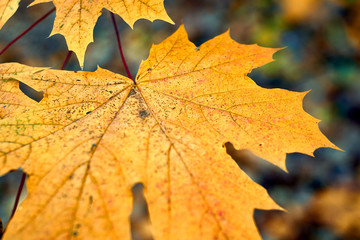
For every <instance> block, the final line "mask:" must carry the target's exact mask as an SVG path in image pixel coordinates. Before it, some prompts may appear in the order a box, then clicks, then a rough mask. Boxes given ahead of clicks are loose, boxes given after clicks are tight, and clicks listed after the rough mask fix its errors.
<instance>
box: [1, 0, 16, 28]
mask: <svg viewBox="0 0 360 240" xmlns="http://www.w3.org/2000/svg"><path fill="white" fill-rule="evenodd" d="M19 2H20V0H7V1H1V2H0V29H1V28H2V27H3V26H4V24H5V23H6V21H7V20H9V18H10V17H11V16H12V15H13V14H14V13H15V12H16V10H17V9H18V7H19Z"/></svg>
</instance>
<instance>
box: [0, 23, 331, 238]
mask: <svg viewBox="0 0 360 240" xmlns="http://www.w3.org/2000/svg"><path fill="white" fill-rule="evenodd" d="M276 51H277V50H276V49H269V48H263V47H259V46H257V45H241V44H238V43H236V42H235V41H233V40H232V39H231V38H230V36H229V32H226V33H224V34H222V35H220V36H218V37H215V38H214V39H212V40H209V41H208V42H206V43H204V44H203V45H201V46H200V47H196V46H195V45H194V44H193V43H191V42H190V41H189V40H188V37H187V34H186V32H185V29H184V27H183V26H182V27H180V28H179V30H178V31H176V33H174V34H173V35H172V36H171V37H169V38H168V39H166V40H165V41H164V42H162V43H161V44H159V45H154V46H153V47H152V49H151V52H150V55H149V58H148V59H147V60H146V61H144V62H142V63H141V65H140V69H139V72H138V75H137V77H136V82H137V84H134V83H133V82H132V80H130V79H128V78H126V77H123V76H121V75H118V74H115V73H111V72H110V71H107V70H104V69H101V68H99V69H98V70H97V71H95V72H69V71H59V70H51V69H44V68H33V67H28V66H24V65H20V64H15V63H9V64H2V65H0V73H1V78H2V81H3V82H2V84H1V91H0V93H1V102H2V107H1V108H0V109H1V112H0V113H1V114H2V120H0V131H1V134H0V136H1V139H0V142H1V145H0V154H1V155H0V164H1V165H0V169H1V172H0V173H1V174H3V173H6V172H7V171H9V170H11V169H15V168H19V167H21V168H22V169H24V171H26V172H27V173H28V175H29V178H28V182H27V189H28V197H27V199H26V200H25V201H24V202H23V203H22V204H21V209H19V210H18V211H17V212H16V214H15V217H14V219H13V220H12V222H11V224H10V225H9V227H8V229H7V231H6V233H5V239H24V238H26V239H53V238H75V237H76V238H79V239H104V238H106V239H130V226H129V221H128V217H129V215H130V212H131V209H132V196H131V187H132V186H133V185H134V184H135V183H138V182H141V183H143V184H144V187H145V189H144V193H145V197H146V199H147V202H148V207H149V213H150V218H151V223H152V228H153V235H154V237H155V239H172V240H173V239H215V238H216V239H260V236H259V234H258V232H257V229H256V226H255V224H254V221H253V210H254V208H260V209H272V208H279V207H277V205H276V204H275V203H274V202H273V201H272V200H271V199H270V198H269V196H268V195H267V193H266V191H265V190H264V189H263V188H262V187H260V186H259V185H257V184H255V183H254V182H253V181H251V179H249V178H248V176H247V175H246V174H245V173H244V172H242V171H241V170H240V169H239V168H238V167H237V165H236V163H235V162H234V161H232V160H231V158H230V157H229V156H228V155H226V153H225V149H224V148H223V147H222V145H223V143H225V142H227V141H230V142H232V143H233V144H234V145H235V146H236V147H237V148H248V149H250V150H251V151H253V152H254V153H256V154H257V155H259V156H261V157H263V158H264V159H268V160H270V161H271V162H272V163H274V164H276V165H278V166H280V167H282V168H284V167H285V165H284V162H285V154H286V153H288V152H294V151H297V152H304V153H307V154H311V153H312V152H313V151H314V149H316V148H318V147H335V146H334V145H333V144H331V143H330V142H329V141H328V140H327V138H326V137H325V136H323V135H322V134H321V132H320V131H319V129H318V122H319V121H318V120H316V119H314V118H313V117H311V116H310V115H308V114H307V113H306V112H304V110H303V108H302V100H303V97H304V95H305V94H306V93H297V92H290V91H287V90H281V89H264V88H261V87H259V86H257V85H256V84H255V83H254V82H253V81H252V80H251V79H250V78H248V77H247V76H246V75H247V74H248V73H249V72H250V71H251V70H252V69H253V68H256V67H259V66H261V65H264V64H266V63H268V62H270V61H272V54H273V53H274V52H276ZM18 81H21V82H23V83H25V84H27V85H29V86H30V87H32V88H34V89H35V90H37V91H44V99H43V100H42V101H41V102H40V103H36V102H35V101H32V100H26V97H24V96H22V95H21V93H20V91H19V90H18V88H17V85H16V84H18ZM14 113H15V114H14ZM55 220H56V221H55Z"/></svg>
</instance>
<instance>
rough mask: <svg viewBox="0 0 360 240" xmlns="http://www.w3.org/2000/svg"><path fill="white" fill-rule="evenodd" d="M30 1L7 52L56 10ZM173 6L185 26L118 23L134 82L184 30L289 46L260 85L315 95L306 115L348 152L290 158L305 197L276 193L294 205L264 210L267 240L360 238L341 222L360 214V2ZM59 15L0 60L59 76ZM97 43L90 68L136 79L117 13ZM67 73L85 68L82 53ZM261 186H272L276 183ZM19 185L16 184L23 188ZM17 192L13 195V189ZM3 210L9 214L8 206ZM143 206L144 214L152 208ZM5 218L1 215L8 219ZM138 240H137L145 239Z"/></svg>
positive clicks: (7, 29)
mask: <svg viewBox="0 0 360 240" xmlns="http://www.w3.org/2000/svg"><path fill="white" fill-rule="evenodd" d="M30 2H31V0H23V1H22V2H21V3H20V8H19V10H18V11H17V12H16V14H15V15H14V16H13V17H12V18H11V19H10V20H9V21H8V23H7V24H6V25H5V26H4V27H3V29H1V30H0V48H1V47H3V46H5V45H6V44H7V43H8V42H10V41H11V40H12V39H14V38H15V37H16V36H17V35H18V34H20V33H21V32H22V31H23V30H25V29H26V28H27V27H28V26H30V25H31V24H32V23H33V22H35V21H36V20H37V19H38V18H40V17H41V16H42V15H44V14H45V13H46V12H47V11H49V10H50V9H51V8H52V7H53V4H52V3H45V4H40V5H36V6H34V7H31V8H26V6H27V5H28V4H29V3H30ZM165 8H166V9H167V11H168V14H169V16H170V17H171V18H172V19H173V21H174V22H175V23H176V25H175V26H173V25H170V24H168V23H165V22H161V21H155V22H154V23H151V22H149V21H146V20H140V21H138V22H137V23H135V26H134V30H131V29H130V28H129V27H128V26H127V25H126V24H125V23H124V22H123V21H122V20H121V19H120V18H119V17H117V18H116V19H117V22H118V23H119V30H120V36H121V41H122V46H123V49H124V52H125V57H126V59H127V62H128V65H129V66H130V70H131V72H132V74H133V75H135V73H136V72H137V69H138V66H139V65H140V62H141V60H142V59H146V58H147V56H148V53H149V49H150V47H151V45H152V44H158V43H159V42H161V41H162V40H164V39H165V38H166V37H168V36H169V35H170V34H171V33H173V32H174V31H175V30H176V29H177V28H178V26H179V25H180V24H181V23H184V24H185V28H186V29H187V32H188V33H189V38H190V40H191V41H193V42H195V44H196V45H200V44H201V43H203V42H205V41H207V40H208V39H210V38H212V37H214V36H216V35H219V34H221V33H223V32H224V31H226V30H227V29H230V33H231V36H232V37H233V38H234V40H236V41H238V42H240V43H246V44H253V43H257V44H259V45H262V46H267V47H277V48H284V49H283V50H282V51H280V52H279V53H277V54H276V55H275V58H276V60H277V61H275V62H273V63H270V64H268V65H266V66H264V67H261V68H259V69H256V70H254V71H253V72H252V73H251V74H250V76H251V78H252V79H254V80H255V81H256V82H257V84H259V85H261V86H263V87H266V88H285V89H289V90H294V91H308V90H311V91H310V92H309V93H308V95H307V97H306V98H305V101H304V107H305V110H306V111H308V112H309V113H310V114H311V115H313V116H315V117H317V118H319V119H322V120H323V121H322V122H321V123H320V129H321V130H322V131H323V133H324V134H325V135H326V136H328V138H329V139H330V140H331V141H332V142H334V143H335V144H336V145H338V146H339V147H340V148H342V149H344V152H341V151H334V150H326V149H319V150H318V151H316V152H315V156H316V157H315V158H312V157H309V156H304V155H301V156H299V154H289V155H288V159H287V164H288V169H289V172H290V173H291V170H294V171H295V172H297V176H298V178H296V179H297V180H296V188H295V189H296V191H290V190H293V189H291V188H290V187H289V186H288V185H286V184H281V183H278V185H277V187H276V188H274V189H275V190H274V189H273V193H274V194H273V195H272V196H273V198H274V196H275V198H278V201H280V203H288V204H286V208H287V209H288V212H287V213H284V212H281V213H280V212H276V211H275V212H274V211H262V212H261V211H256V212H255V219H256V221H257V223H258V226H259V229H260V232H261V233H262V235H263V237H264V239H354V236H353V235H351V234H352V233H351V232H354V234H356V233H357V232H358V230H359V226H358V225H357V226H355V229H353V230H352V231H350V230H349V231H348V230H346V229H348V228H349V227H344V226H343V225H341V224H344V223H345V222H347V220H348V219H347V218H346V216H347V215H346V211H355V210H354V209H358V206H359V204H360V203H359V200H358V197H355V198H356V199H357V200H356V201H357V202H356V203H353V202H352V201H350V200H349V199H355V198H354V197H352V191H355V190H349V189H357V190H356V191H355V192H357V194H358V193H359V191H358V189H359V186H360V148H359V147H358V143H359V142H360V124H359V122H360V94H359V92H360V80H359V77H358V76H360V68H359V63H360V1H357V0H222V1H219V0H165ZM54 16H55V14H54V13H53V14H52V15H51V16H50V17H48V18H47V19H46V20H44V21H43V22H41V23H40V24H39V25H38V26H37V27H36V28H34V29H33V30H32V31H30V32H29V33H28V34H27V35H26V36H25V37H23V38H22V39H20V40H19V41H18V42H17V43H16V44H14V45H13V46H12V47H11V48H10V49H8V50H7V51H6V52H5V53H4V54H3V55H1V56H0V62H19V63H24V64H28V65H30V66H39V67H40V66H41V67H45V66H46V67H51V68H56V69H59V68H60V66H61V65H62V63H63V61H64V59H65V56H66V54H67V46H66V44H65V41H64V38H63V37H62V36H59V35H56V36H52V37H50V38H47V37H48V35H49V34H50V32H51V27H52V24H53V21H54ZM94 39H95V42H94V43H92V44H90V46H89V47H88V49H87V53H86V59H85V67H84V69H85V70H87V71H93V70H95V69H96V67H97V66H98V65H99V66H101V67H103V68H106V69H109V70H111V71H114V72H118V73H121V74H123V75H126V73H125V70H124V68H123V66H122V63H121V58H120V55H119V52H118V49H117V45H116V39H115V35H114V30H113V26H112V24H111V19H110V15H109V12H108V11H107V10H104V11H103V15H102V16H101V17H100V18H99V20H98V22H97V25H96V27H95V30H94ZM67 69H68V70H79V64H78V62H77V60H76V58H75V56H74V54H73V55H72V57H71V59H70V62H69V64H68V66H67ZM12 181H13V182H16V180H12ZM267 181H269V180H267ZM10 182H11V181H10ZM259 183H260V184H262V185H263V186H264V187H266V186H267V182H266V181H262V182H259ZM4 184H5V185H6V184H9V183H8V181H4V180H3V179H1V180H0V188H1V191H0V192H1V198H3V197H4V196H5V195H6V194H7V192H6V189H4V187H3V186H4ZM16 184H18V183H14V184H13V185H14V186H15V188H16V186H17V185H16ZM6 186H8V185H6ZM344 189H345V190H344ZM8 194H10V195H11V194H13V190H11V191H10V192H8ZM134 194H135V193H134ZM347 196H351V197H349V198H348V197H347ZM357 196H358V195H357ZM354 204H355V205H354ZM10 205H11V204H10ZM1 206H2V208H1V211H2V209H4V206H5V205H3V204H2V205H1ZM141 206H143V207H140V208H141V209H144V204H142V205H141ZM356 207H357V208H356ZM145 209H146V208H145ZM349 209H350V210H349ZM315 210H316V211H318V212H320V213H324V214H323V215H321V214H320V215H321V216H319V215H316V214H319V213H316V214H315V213H314V211H315ZM319 210H320V211H319ZM330 210H334V211H335V210H336V214H335V213H334V212H333V211H330ZM134 212H135V213H136V210H135V209H134ZM140 212H141V211H140ZM142 212H144V211H142ZM309 213H311V214H310V215H309ZM325 213H326V214H325ZM331 214H335V215H331ZM339 214H340V215H341V216H343V217H344V218H345V219H347V220H344V221H341V224H340V225H341V226H340V225H339V224H338V221H330V222H329V219H330V220H331V219H334V220H336V219H337V217H339V216H340V215H339ZM3 216H4V215H1V214H0V217H1V218H2V219H3V220H4V217H3ZM136 216H142V215H141V214H140V215H136V214H135V219H141V217H140V218H137V217H136ZM143 216H146V214H145V215H143ZM309 216H311V221H310V220H309ZM334 216H337V217H334ZM339 219H342V218H339ZM141 221H143V220H138V222H141ZM135 222H136V221H135ZM148 224H149V223H148V221H144V225H141V226H143V227H141V226H140V227H139V226H138V228H141V229H143V230H144V229H145V230H144V232H145V233H144V234H145V235H146V236H147V237H145V238H149V237H148V235H147V234H148V233H149V232H148ZM295 226H298V227H295ZM289 229H293V230H289ZM274 232H275V233H274ZM349 232H350V233H349ZM287 234H288V235H287ZM289 234H290V235H291V237H290V235H289ZM140 235H141V234H140ZM140 235H139V236H140ZM136 236H138V235H136V234H135V235H134V239H142V237H141V236H140V237H136ZM284 236H285V237H284ZM304 236H305V237H304ZM356 236H357V235H356Z"/></svg>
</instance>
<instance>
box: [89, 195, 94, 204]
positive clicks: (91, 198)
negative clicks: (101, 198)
mask: <svg viewBox="0 0 360 240" xmlns="http://www.w3.org/2000/svg"><path fill="white" fill-rule="evenodd" d="M93 201H94V199H93V196H90V197H89V204H92V203H93Z"/></svg>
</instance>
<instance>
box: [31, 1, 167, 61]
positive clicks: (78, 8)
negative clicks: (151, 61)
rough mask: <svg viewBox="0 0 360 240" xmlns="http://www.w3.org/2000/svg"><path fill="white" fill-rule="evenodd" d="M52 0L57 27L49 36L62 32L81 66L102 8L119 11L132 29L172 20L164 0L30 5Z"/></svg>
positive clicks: (68, 2) (63, 2)
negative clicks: (144, 21)
mask: <svg viewBox="0 0 360 240" xmlns="http://www.w3.org/2000/svg"><path fill="white" fill-rule="evenodd" d="M50 1H52V2H53V3H54V5H55V7H56V17H55V22H54V28H53V30H52V32H51V34H50V36H52V35H55V34H58V33H59V34H62V35H64V37H65V40H66V42H67V44H68V48H69V50H71V51H74V52H75V53H76V55H77V57H78V59H79V63H80V66H83V65H84V59H85V51H86V48H87V46H88V44H89V43H91V42H93V41H94V39H93V29H94V27H95V23H96V21H97V19H98V18H99V17H100V15H101V12H102V9H103V8H106V9H108V10H109V11H111V12H113V13H115V14H118V15H119V16H120V17H121V18H122V19H123V20H124V21H125V22H126V23H127V24H129V25H130V27H131V28H132V27H133V25H134V23H135V22H136V21H137V20H139V19H141V18H144V19H147V20H150V21H154V20H155V19H159V20H164V21H166V22H169V23H173V21H172V20H171V19H170V17H169V16H168V15H167V13H166V11H165V8H164V0H146V1H143V0H122V1H114V0H110V1H109V0H96V1H81V0H65V1H64V0H35V1H34V2H33V3H32V4H31V5H30V6H32V5H35V4H39V3H45V2H50Z"/></svg>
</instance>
